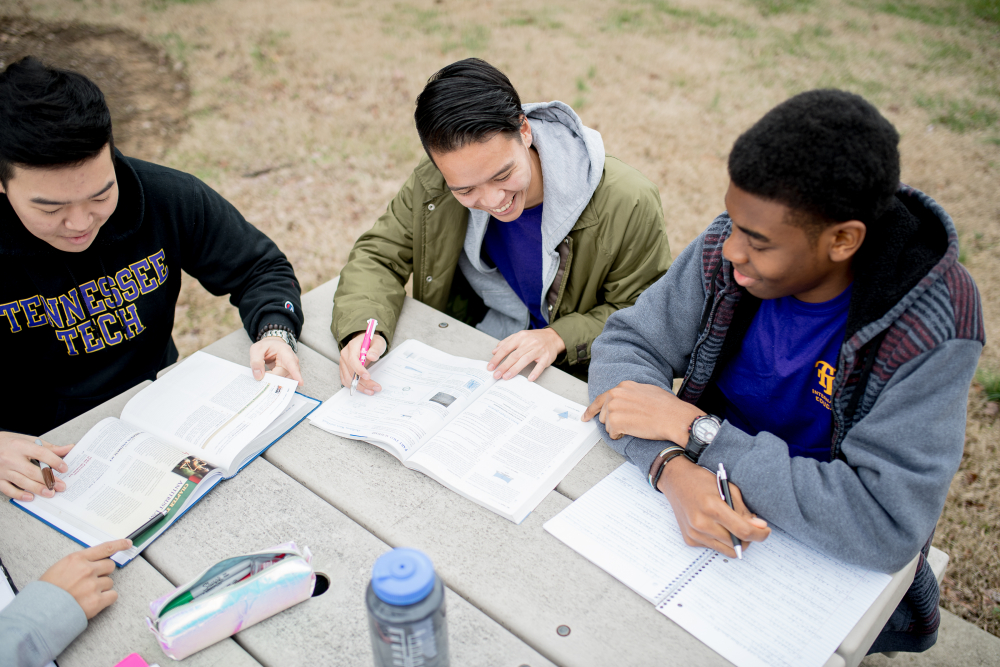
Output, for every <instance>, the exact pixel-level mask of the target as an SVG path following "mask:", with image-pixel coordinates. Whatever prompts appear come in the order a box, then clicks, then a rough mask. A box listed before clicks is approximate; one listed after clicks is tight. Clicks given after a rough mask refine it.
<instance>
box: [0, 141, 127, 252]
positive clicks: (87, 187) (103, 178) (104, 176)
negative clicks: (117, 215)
mask: <svg viewBox="0 0 1000 667" xmlns="http://www.w3.org/2000/svg"><path fill="white" fill-rule="evenodd" d="M2 191H3V192H5V193H6V195H7V199H8V200H9V201H10V205H11V207H12V208H13V209H14V212H15V213H16V214H17V217H18V218H20V220H21V223H22V224H24V226H25V228H27V230H28V231H29V232H31V234H32V235H33V236H36V237H38V238H40V239H41V240H43V241H45V242H46V243H48V244H49V245H51V246H52V247H53V248H56V249H58V250H62V251H64V252H83V251H84V250H86V249H87V248H89V247H90V245H91V244H92V243H93V242H94V239H96V238H97V233H98V232H99V231H100V229H101V227H102V226H103V225H104V223H105V222H107V220H108V218H109V217H111V214H112V213H114V212H115V207H116V206H118V179H117V178H116V177H115V165H114V161H113V160H112V159H111V148H110V146H107V145H106V146H105V147H104V148H103V149H101V152H100V153H98V154H97V155H96V156H94V157H92V158H91V159H89V160H87V161H86V162H83V163H81V164H78V165H75V166H70V167H56V168H33V167H32V168H25V167H23V166H15V167H14V176H13V177H12V178H11V179H10V180H9V181H8V182H7V186H6V188H2Z"/></svg>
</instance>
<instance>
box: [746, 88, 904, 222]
mask: <svg viewBox="0 0 1000 667" xmlns="http://www.w3.org/2000/svg"><path fill="white" fill-rule="evenodd" d="M898 145H899V133H898V132H896V128H894V127H893V126H892V123H890V122H889V121H888V120H886V119H885V118H884V117H883V116H882V114H880V113H879V112H878V109H876V108H875V107H874V106H872V104H871V103H869V102H868V101H867V100H865V99H864V98H863V97H860V96H859V95H855V94H853V93H848V92H845V91H843V90H832V89H826V90H810V91H808V92H805V93H800V94H798V95H796V96H795V97H792V98H790V99H788V100H786V101H784V102H782V103H781V104H779V105H778V106H776V107H774V108H773V109H771V110H770V111H768V112H767V113H766V114H765V115H764V117H763V118H761V119H760V120H759V121H757V122H756V123H755V124H754V126H753V127H751V128H750V129H749V130H747V131H746V132H744V133H743V134H742V135H740V137H739V139H737V140H736V143H735V144H734V145H733V150H732V152H731V153H730V154H729V177H730V178H731V179H732V182H733V184H734V185H735V186H736V187H738V188H740V189H741V190H744V191H746V192H749V193H750V194H753V195H756V196H758V197H762V198H764V199H769V200H772V201H777V202H780V203H782V204H784V205H786V206H788V207H789V208H791V209H793V214H792V215H791V216H790V218H789V220H788V221H789V222H791V223H792V224H796V225H798V226H800V227H806V231H807V232H810V231H818V230H819V229H822V228H824V227H826V226H828V225H831V224H834V223H837V222H844V221H846V220H860V221H861V222H863V223H865V224H866V225H871V224H872V223H874V222H875V221H876V220H877V219H878V218H879V217H880V216H881V215H882V214H883V213H885V212H886V211H887V210H888V209H889V206H890V205H891V203H892V200H893V196H894V195H895V192H896V190H897V188H898V187H899V148H898Z"/></svg>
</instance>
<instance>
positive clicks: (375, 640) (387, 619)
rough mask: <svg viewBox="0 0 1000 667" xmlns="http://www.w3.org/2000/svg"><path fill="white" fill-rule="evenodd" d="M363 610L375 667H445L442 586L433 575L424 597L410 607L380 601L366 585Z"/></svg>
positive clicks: (446, 659) (446, 661)
mask: <svg viewBox="0 0 1000 667" xmlns="http://www.w3.org/2000/svg"><path fill="white" fill-rule="evenodd" d="M365 606H366V607H367V608H368V631H369V633H370V634H371V638H372V652H373V653H374V654H375V667H449V664H450V663H449V660H448V624H447V618H446V614H445V604H444V584H442V583H441V578H440V577H438V576H437V575H436V574H435V575H434V588H433V589H431V592H430V593H428V594H427V597H425V598H424V599H423V600H421V601H419V602H415V603H414V604H410V605H393V604H389V603H388V602H384V601H382V600H380V599H379V597H378V596H377V595H376V594H375V591H374V589H372V584H371V582H368V589H367V590H366V591H365Z"/></svg>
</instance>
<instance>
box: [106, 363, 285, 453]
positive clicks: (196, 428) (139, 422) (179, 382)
mask: <svg viewBox="0 0 1000 667" xmlns="http://www.w3.org/2000/svg"><path fill="white" fill-rule="evenodd" d="M296 387H298V382H296V381H295V380H292V379H290V378H283V377H278V376H277V375H272V374H271V373H265V374H264V378H263V379H262V380H260V381H258V380H255V379H254V377H253V373H252V372H251V370H250V368H248V367H246V366H241V365H239V364H235V363H233V362H231V361H227V360H225V359H220V358H219V357H216V356H213V355H211V354H207V353H205V352H195V353H194V354H192V355H191V356H190V357H188V358H187V359H185V360H184V361H183V362H181V363H180V364H178V365H177V367H176V368H173V369H172V370H171V371H170V372H169V373H167V374H166V375H164V376H163V377H161V378H159V379H158V380H156V382H154V383H152V384H151V385H150V386H148V387H146V388H145V389H143V390H142V391H141V392H139V393H138V394H136V395H135V396H133V397H132V399H131V400H130V401H129V402H128V403H127V404H126V405H125V409H124V410H122V415H121V418H122V421H126V422H128V423H130V424H132V425H134V426H138V427H139V428H142V429H144V430H146V431H149V432H150V433H155V434H156V435H157V437H158V438H160V440H162V441H163V442H165V443H167V444H171V445H173V446H175V447H177V448H178V449H182V450H184V451H188V452H191V453H192V454H195V455H197V456H198V457H200V458H202V459H204V460H205V461H209V462H211V463H212V464H213V465H215V466H217V467H220V468H225V469H227V470H231V471H232V472H235V471H236V468H238V467H239V466H238V465H236V466H234V465H233V464H234V463H235V464H239V463H240V462H241V461H242V460H243V459H244V457H245V456H246V453H245V452H244V450H245V449H246V448H247V447H248V445H249V444H250V443H251V441H253V440H254V439H255V438H256V437H257V436H258V435H260V433H261V432H262V431H264V430H265V429H266V428H267V427H268V426H269V425H270V424H271V423H272V422H273V421H274V420H275V419H276V418H277V417H278V416H279V415H281V413H282V412H284V410H285V408H286V407H287V406H288V404H289V402H290V401H291V400H292V395H293V394H294V393H295V389H296Z"/></svg>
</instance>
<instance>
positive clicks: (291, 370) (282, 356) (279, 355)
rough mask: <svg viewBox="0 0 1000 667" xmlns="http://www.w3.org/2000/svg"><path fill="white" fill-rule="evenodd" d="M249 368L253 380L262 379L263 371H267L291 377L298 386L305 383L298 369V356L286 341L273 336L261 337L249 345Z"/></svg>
mask: <svg viewBox="0 0 1000 667" xmlns="http://www.w3.org/2000/svg"><path fill="white" fill-rule="evenodd" d="M250 370H252V371H253V377H254V379H255V380H261V379H263V377H264V373H265V372H268V373H273V374H274V375H278V376H280V377H285V378H291V379H293V380H295V381H297V382H298V383H299V386H302V385H304V384H305V381H303V380H302V371H301V370H300V369H299V357H298V356H297V355H296V354H295V352H294V351H293V350H292V347H291V346H290V345H289V344H288V343H286V342H285V341H283V340H281V339H280V338H274V337H273V336H268V337H267V338H262V339H260V340H259V341H257V342H256V343H254V344H253V345H251V346H250Z"/></svg>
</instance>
